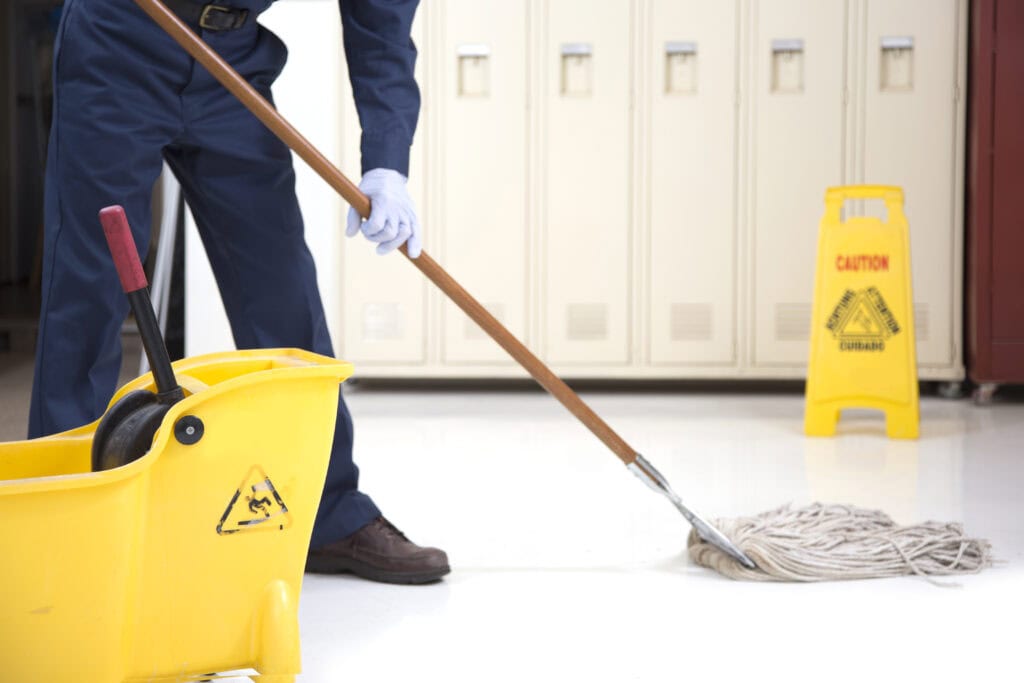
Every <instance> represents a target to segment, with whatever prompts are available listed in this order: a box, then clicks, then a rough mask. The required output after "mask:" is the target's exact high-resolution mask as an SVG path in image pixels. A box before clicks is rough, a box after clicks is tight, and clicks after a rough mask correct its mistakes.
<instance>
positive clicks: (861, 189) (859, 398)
mask: <svg viewBox="0 0 1024 683" xmlns="http://www.w3.org/2000/svg"><path fill="white" fill-rule="evenodd" d="M852 199H881V200H883V201H884V202H885V208H886V213H887V214H888V216H887V217H886V220H885V221H883V220H881V219H879V218H873V217H868V216H856V217H851V218H849V219H847V220H846V221H843V220H842V219H841V217H842V208H843V202H844V201H846V200H852ZM912 300H913V299H912V296H911V289H910V238H909V234H908V229H907V219H906V216H905V215H904V214H903V191H902V190H900V188H898V187H884V186H873V185H865V186H853V187H836V188H830V189H829V190H828V192H826V194H825V216H824V218H822V221H821V228H820V233H819V237H818V265H817V272H816V275H815V285H814V309H813V310H814V313H813V318H812V324H811V350H810V361H809V363H808V366H807V405H806V412H805V415H804V431H805V432H806V433H807V434H810V435H813V436H829V435H832V434H834V433H835V430H836V423H837V422H838V420H839V413H840V411H841V410H843V409H844V408H876V409H878V410H882V411H884V412H885V425H886V433H887V434H888V435H889V436H890V437H893V438H904V439H913V438H917V432H918V421H919V418H918V391H917V360H916V354H915V349H914V321H913V318H912V316H911V311H912V308H911V301H912Z"/></svg>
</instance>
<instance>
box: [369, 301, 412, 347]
mask: <svg viewBox="0 0 1024 683" xmlns="http://www.w3.org/2000/svg"><path fill="white" fill-rule="evenodd" d="M404 336H405V321H404V316H403V315H402V306H401V305H400V304H396V303H375V304H365V305H364V306H363V341H369V342H377V341H395V340H397V339H401V338H402V337H404Z"/></svg>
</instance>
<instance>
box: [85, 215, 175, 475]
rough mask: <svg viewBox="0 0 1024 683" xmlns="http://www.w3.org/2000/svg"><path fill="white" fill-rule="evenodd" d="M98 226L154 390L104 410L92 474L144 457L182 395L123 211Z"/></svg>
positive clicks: (133, 394) (129, 396)
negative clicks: (134, 323)
mask: <svg viewBox="0 0 1024 683" xmlns="http://www.w3.org/2000/svg"><path fill="white" fill-rule="evenodd" d="M100 223H102V225H103V233H104V234H105V235H106V237H107V244H108V245H109V247H110V253H111V255H112V256H113V257H114V265H115V266H116V267H117V275H118V277H119V278H120V279H121V287H122V288H123V289H124V292H125V294H126V295H127V296H128V303H129V304H130V305H131V308H132V313H134V314H135V322H136V324H137V325H138V328H139V334H140V335H141V336H142V346H143V347H144V348H145V350H146V357H147V358H148V359H149V366H150V368H152V372H153V379H154V381H155V383H156V389H157V392H156V393H153V392H150V391H144V390H137V391H132V392H129V393H128V394H125V395H124V396H123V397H121V398H120V399H119V400H118V401H117V403H115V404H114V405H113V406H111V407H110V408H109V409H108V410H107V412H106V414H104V416H103V419H102V420H101V421H100V424H99V426H98V427H97V429H96V436H95V437H94V439H93V443H92V468H93V471H100V470H108V469H112V468H114V467H120V466H122V465H126V464H128V463H129V462H132V461H133V460H137V459H138V458H141V457H142V456H143V455H145V454H146V452H147V451H148V450H149V448H150V446H151V445H152V443H153V436H154V435H155V434H156V431H157V429H159V427H160V423H161V422H162V421H163V418H164V415H166V414H167V411H168V410H169V409H170V407H171V406H172V405H174V404H175V403H177V402H178V401H180V400H182V399H183V398H184V397H185V394H184V392H183V391H182V389H181V387H180V386H178V381H177V380H176V379H175V378H174V370H173V369H172V368H171V360H170V357H169V356H168V355H167V347H166V346H164V340H163V337H162V336H161V334H160V327H159V325H158V324H157V321H156V314H155V313H154V312H153V303H152V302H151V301H150V299H149V289H148V285H149V283H148V282H147V281H146V273H145V271H144V270H143V269H142V262H141V261H140V260H139V253H138V250H137V249H136V248H135V239H134V238H133V237H132V230H131V227H130V226H129V225H128V218H127V216H125V213H124V209H123V208H122V207H120V206H108V207H107V208H105V209H103V210H102V211H100Z"/></svg>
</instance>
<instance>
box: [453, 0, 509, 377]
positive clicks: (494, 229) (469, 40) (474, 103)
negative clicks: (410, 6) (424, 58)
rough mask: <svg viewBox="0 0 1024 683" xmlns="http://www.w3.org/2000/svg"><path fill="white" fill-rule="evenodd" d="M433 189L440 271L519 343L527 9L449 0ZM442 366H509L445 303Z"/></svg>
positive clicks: (500, 0) (482, 0)
mask: <svg viewBox="0 0 1024 683" xmlns="http://www.w3.org/2000/svg"><path fill="white" fill-rule="evenodd" d="M440 8H441V11H442V12H443V16H442V19H441V26H442V30H443V40H442V47H441V53H440V54H441V65H440V72H441V78H440V88H439V90H440V92H439V93H438V94H437V97H438V99H439V106H440V122H439V125H440V131H441V132H440V142H439V144H438V145H437V146H436V148H435V149H436V153H437V154H438V155H439V157H440V159H439V160H438V164H439V167H440V168H441V169H442V170H441V178H443V182H441V183H438V185H437V187H436V199H437V201H438V202H439V204H440V205H439V207H438V213H437V216H438V226H439V227H440V228H441V229H442V230H443V244H442V245H441V252H440V253H441V262H442V263H443V264H444V266H445V267H446V268H447V269H448V270H449V271H450V272H451V273H452V275H454V276H455V278H456V279H457V280H459V282H460V283H461V284H462V285H463V286H465V287H466V288H467V289H468V290H469V291H470V292H472V293H473V296H475V297H476V298H477V299H478V300H479V301H480V302H481V303H483V304H484V306H486V307H487V309H488V310H489V311H490V312H491V313H492V314H493V315H494V316H496V317H497V318H498V319H499V320H501V322H502V323H503V324H504V325H505V326H506V327H508V328H509V329H510V330H511V331H512V333H513V334H515V335H516V336H517V337H519V338H520V339H525V338H526V327H527V326H526V320H527V317H526V316H527V299H528V289H527V267H528V263H527V248H528V245H529V240H528V236H527V228H528V225H527V218H526V209H527V201H528V195H527V188H526V179H527V166H526V164H527V109H526V106H525V105H526V101H527V76H526V69H527V50H528V46H527V19H528V16H527V12H526V4H525V3H523V2H509V1H508V0H445V2H444V3H443V4H442V5H441V6H440ZM441 313H442V329H443V338H442V344H443V349H442V360H443V361H444V362H445V363H446V364H465V363H482V364H501V365H508V364H511V363H512V362H513V361H512V360H511V359H510V358H509V356H508V354H507V353H505V352H504V351H503V350H502V349H501V348H500V347H499V346H498V345H497V344H496V343H495V342H494V341H492V340H491V339H490V337H488V336H487V335H486V334H485V333H484V332H483V331H482V330H480V329H479V327H478V326H477V325H476V324H475V323H474V322H473V321H472V320H470V319H469V317H468V316H466V315H465V314H464V313H463V312H462V311H461V310H460V309H459V308H458V307H456V306H455V305H454V304H452V303H451V302H450V301H448V300H447V299H446V300H445V301H444V305H443V307H442V309H441Z"/></svg>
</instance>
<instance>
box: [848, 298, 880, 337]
mask: <svg viewBox="0 0 1024 683" xmlns="http://www.w3.org/2000/svg"><path fill="white" fill-rule="evenodd" d="M836 335H837V336H839V337H840V338H844V339H885V338H886V337H888V336H889V329H888V328H887V327H886V326H885V322H884V321H883V320H882V316H881V315H879V313H878V310H877V309H876V308H875V307H874V306H872V305H871V302H870V301H869V300H868V297H867V296H866V295H865V294H864V292H861V293H860V294H858V295H857V300H856V301H855V302H854V303H853V305H852V306H850V307H849V309H848V310H847V311H846V314H845V315H844V316H843V318H842V320H840V321H839V325H838V326H837V328H836Z"/></svg>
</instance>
